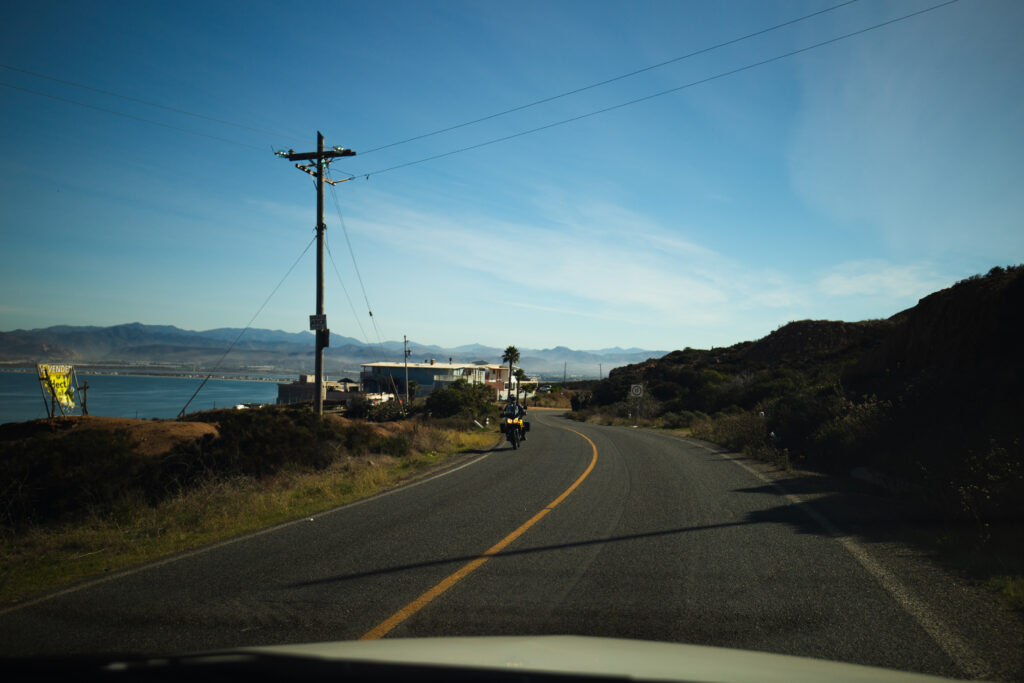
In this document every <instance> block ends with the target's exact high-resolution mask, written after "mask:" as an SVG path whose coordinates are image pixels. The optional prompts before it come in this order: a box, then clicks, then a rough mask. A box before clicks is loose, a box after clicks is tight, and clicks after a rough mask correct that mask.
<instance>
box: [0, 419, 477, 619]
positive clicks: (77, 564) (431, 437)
mask: <svg viewBox="0 0 1024 683" xmlns="http://www.w3.org/2000/svg"><path fill="white" fill-rule="evenodd" d="M396 431H398V432H399V433H403V434H405V435H406V436H408V438H409V440H410V443H411V446H412V452H411V454H410V455H409V456H407V457H402V458H395V457H392V456H388V455H380V454H368V455H365V456H358V457H352V456H347V457H342V458H339V459H337V460H336V461H335V462H334V463H332V464H331V465H330V466H329V467H327V468H326V469H324V470H321V471H318V472H309V471H299V470H286V471H282V472H278V473H277V474H275V475H273V476H269V477H264V478H263V479H259V480H257V479H255V478H251V477H235V478H231V479H226V480H210V481H207V482H205V483H204V484H202V485H201V486H200V487H198V488H196V489H192V490H190V491H188V492H185V493H182V494H180V495H178V496H175V497H172V498H169V499H167V500H165V501H163V502H162V503H160V504H159V505H157V506H155V507H150V506H147V505H145V504H144V503H142V502H136V503H130V502H125V504H124V505H122V506H121V507H120V508H119V509H117V510H115V511H114V512H113V513H112V514H109V515H105V516H102V517H100V516H90V517H89V518H87V519H86V520H85V521H83V522H80V523H76V524H73V525H64V526H46V527H35V528H32V529H29V530H27V531H25V532H24V533H19V534H13V533H8V534H5V535H4V536H3V537H0V557H2V558H3V560H2V561H0V604H12V603H17V602H20V601H23V600H26V599H29V598H31V597H33V596H36V595H40V594H43V593H46V592H49V591H53V590H56V589H59V588H62V587H65V586H69V585H72V584H74V583H77V582H80V581H82V580H86V579H89V578H93V577H97V576H102V575H104V574H106V573H109V572H113V571H117V570H120V569H124V568H126V567H130V566H133V565H136V564H139V563H143V562H149V561H153V560H155V559H158V558H160V557H164V556H167V555H172V554H174V553H178V552H182V551H185V550H189V549H191V548H196V547H198V546H201V545H205V544H207V543H211V542H214V541H218V540H221V539H224V538H229V537H232V536H236V535H238V534H244V533H247V532H251V531H255V530H257V529H262V528H265V527H268V526H271V525H274V524H279V523H281V522H285V521H288V520H292V519H297V518H301V517H306V516H309V515H312V514H315V513H317V512H322V511H324V510H327V509H330V508H334V507H337V506H339V505H344V504H346V503H350V502H352V501H355V500H359V499H360V498H365V497H367V496H371V495H373V494H375V493H378V492H380V491H382V490H385V489H387V488H390V487H393V486H395V485H397V484H400V483H402V482H404V481H407V480H408V479H410V478H412V477H415V476H417V475H419V474H422V473H424V472H426V471H429V470H430V469H432V468H435V467H437V466H438V465H441V464H443V463H444V462H445V461H447V460H449V459H451V458H452V457H454V456H457V455H458V454H460V453H464V452H466V451H474V450H478V451H479V450H486V449H487V448H489V447H490V446H492V445H493V443H494V441H495V435H494V434H493V433H490V432H477V433H464V432H456V431H454V430H441V429H437V428H434V427H428V426H423V425H415V424H403V425H396Z"/></svg>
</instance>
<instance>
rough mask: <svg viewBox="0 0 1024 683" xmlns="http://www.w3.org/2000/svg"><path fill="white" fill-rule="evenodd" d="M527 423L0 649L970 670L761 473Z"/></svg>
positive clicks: (641, 440) (151, 571) (640, 437)
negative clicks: (662, 645) (610, 642)
mask: <svg viewBox="0 0 1024 683" xmlns="http://www.w3.org/2000/svg"><path fill="white" fill-rule="evenodd" d="M531 418H532V421H533V424H534V429H533V431H532V432H531V433H530V437H529V440H528V441H527V442H526V443H525V444H524V445H523V447H522V448H521V449H519V450H518V451H512V450H509V449H507V448H506V447H505V445H504V444H503V445H502V446H501V447H500V448H499V449H498V450H495V451H492V452H489V453H487V454H485V455H483V456H480V457H477V458H475V459H473V460H470V461H468V462H466V463H465V464H463V465H462V466H460V467H458V468H453V469H451V470H449V471H447V472H446V473H445V474H443V476H440V477H436V478H432V479H429V480H425V481H423V482H421V483H419V484H417V485H413V486H410V487H406V488H404V489H400V490H397V491H394V492H391V493H389V494H386V495H383V496H379V497H376V498H374V499H371V500H369V501H364V502H362V503H359V504H355V505H351V506H348V507H345V508H340V509H338V510H335V511H332V512H330V513H327V514H323V515H319V516H317V517H316V518H314V519H313V520H312V521H302V522H299V523H293V524H291V525H286V526H284V527H279V528H276V529H274V530H271V531H269V532H265V533H262V534H258V535H255V536H251V537H248V538H245V539H242V540H237V541H233V542H230V543H227V544H222V545H220V546H217V547H214V548H212V549H206V550H203V551H201V552H197V553H194V554H191V555H188V556H185V557H181V558H177V559H175V560H173V561H170V562H166V563H163V564H158V565H155V566H151V567H148V568H145V569H143V570H141V571H136V572H133V573H129V574H127V575H123V576H118V577H114V578H112V579H109V580H106V581H104V582H101V583H98V584H94V585H91V586H87V587H84V588H81V589H79V590H74V591H71V592H67V593H65V594H62V595H59V596H57V597H54V598H52V599H49V600H45V601H41V602H38V603H36V604H32V605H29V606H26V607H23V608H20V609H15V610H13V611H8V612H6V613H4V614H0V654H5V655H11V654H36V653H55V652H87V651H98V650H102V651H122V652H124V651H142V652H164V653H168V652H184V651H194V650H201V649H210V648H222V647H233V646H239V645H256V644H268V643H284V642H310V641H323V640H339V639H355V638H359V637H362V636H364V635H366V634H368V633H374V632H373V629H375V628H377V629H378V630H377V631H376V633H375V634H376V635H384V637H415V636H436V635H505V634H564V633H570V634H579V635H595V636H612V637H626V638H642V639H649V640H659V641H674V642H685V643H696V644H710V645H719V646H725V647H736V648H745V649H756V650H765V651H771V652H780V653H786V654H796V655H805V656H812V657H820V658H826V659H836V660H842V661H847V662H855V663H862V664H870V665H876V666H884V667H890V668H897V669H905V670H913V671H922V672H927V673H934V674H940V675H947V676H963V675H965V674H964V671H963V669H962V668H961V666H962V665H963V663H964V661H970V659H971V654H970V653H969V652H967V653H966V655H965V658H961V659H960V660H957V659H956V648H955V647H953V648H952V650H951V648H950V647H949V645H948V644H945V645H944V644H942V643H940V642H938V641H937V640H936V638H937V636H936V633H938V638H939V640H941V636H942V629H941V628H939V630H938V631H937V632H935V631H934V629H933V632H931V633H930V632H929V631H928V630H926V628H925V627H923V626H922V623H925V624H927V615H926V616H925V617H922V616H921V615H919V614H918V615H915V614H914V613H913V609H908V607H907V604H906V603H905V602H901V600H899V599H898V598H896V597H894V592H893V589H892V587H891V586H890V587H888V588H887V587H885V586H884V580H882V579H884V578H885V577H884V576H883V577H882V579H880V578H879V576H878V575H877V574H873V573H872V572H871V571H869V569H868V568H866V565H865V562H864V561H860V560H858V559H857V557H856V556H855V554H853V553H851V551H850V550H849V549H848V548H847V547H846V546H844V545H843V543H841V542H840V541H838V540H837V539H836V538H835V537H833V536H830V535H829V534H828V533H827V532H826V530H825V529H823V528H822V527H821V526H820V525H819V524H818V523H817V522H815V521H814V520H813V519H812V518H811V517H809V516H808V515H807V514H806V513H805V511H804V510H803V509H802V506H800V505H795V504H793V502H792V501H791V500H790V499H787V498H786V497H785V496H783V495H781V494H780V492H779V491H777V490H775V489H773V488H772V487H771V486H767V485H766V484H765V482H764V481H763V480H761V479H758V478H757V477H756V476H754V474H752V473H751V472H750V471H748V470H747V469H744V468H743V467H741V466H738V465H737V464H736V463H734V462H732V461H730V460H729V459H726V458H723V457H721V456H720V455H717V454H715V453H713V452H711V451H710V450H709V449H707V448H704V447H702V446H701V445H700V444H699V443H697V442H689V441H684V440H681V439H677V438H673V437H671V436H667V435H661V434H656V433H651V432H645V431H642V430H628V429H622V428H605V427H597V426H593V425H580V424H577V423H573V422H569V421H566V420H564V419H563V418H560V417H557V415H556V414H555V413H541V412H540V411H534V412H533V414H532V415H531ZM570 430H575V432H574V431H570ZM585 437H586V438H585ZM574 485H575V488H573V487H574ZM570 489H571V491H570ZM567 491H568V495H563V494H566V492H567ZM516 531H518V532H519V535H518V536H516V537H514V538H509V535H510V534H512V533H513V532H516ZM502 542H504V546H503V547H501V548H500V549H499V551H498V552H497V553H496V554H495V555H493V556H490V557H489V558H488V559H486V560H481V559H478V558H480V557H481V554H482V553H484V552H485V551H487V550H488V549H493V548H494V546H495V545H496V544H499V543H502ZM474 560H475V562H474ZM467 563H473V564H470V565H469V566H467ZM460 570H461V573H460ZM453 574H455V575H456V576H455V577H454V578H451V577H452V575H453ZM446 578H447V579H449V581H448V583H447V584H445V583H443V582H444V581H445V579H446ZM438 584H442V588H447V589H446V590H444V591H443V592H441V590H440V589H437V590H435V591H434V593H433V594H428V595H427V596H426V598H424V599H423V600H422V603H423V606H422V607H421V608H419V609H418V610H417V608H416V606H414V607H409V606H410V604H411V603H414V602H415V601H416V600H417V599H418V598H421V597H422V596H424V594H425V593H427V592H428V591H429V590H430V589H432V588H435V587H436V586H438ZM403 610H404V611H403ZM396 614H399V615H400V616H399V617H394V618H392V617H393V616H394V615H396ZM389 618H392V619H391V621H388V620H389ZM922 619H923V620H924V622H922ZM382 624H383V626H381V625H382ZM940 627H941V624H940ZM955 645H956V643H954V646H955ZM948 652H952V656H951V654H948ZM961 654H964V653H962V652H961ZM958 661H959V664H960V665H961V666H958Z"/></svg>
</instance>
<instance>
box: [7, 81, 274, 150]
mask: <svg viewBox="0 0 1024 683" xmlns="http://www.w3.org/2000/svg"><path fill="white" fill-rule="evenodd" d="M0 86H3V87H5V88H11V89H12V90H20V91H22V92H27V93H31V94H33V95H39V96H40V97H48V98H50V99H51V100H57V101H59V102H67V103H68V104H75V105H78V106H79V107H85V108H86V109H94V110H96V111H101V112H104V113H106V114H113V115H114V116H121V117H124V118H126V119H132V120H134V121H141V122H143V123H149V124H152V125H154V126H160V127H162V128H170V129H171V130H176V131H179V132H181V133H188V134H189V135H198V136H199V137H203V138H209V139H210V140H219V141H220V142H227V143H229V144H232V145H238V146H239V147H248V148H250V149H258V150H260V151H262V150H263V149H264V148H263V147H261V146H259V145H250V144H248V143H246V142H239V141H237V140H229V139H228V138H222V137H218V136H216V135H209V134H208V133H200V132H199V131H197V130H191V129H190V128H182V127H180V126H172V125H171V124H169V123H161V122H160V121H154V120H152V119H147V118H143V117H141V116H135V115H133V114H125V113H123V112H119V111H114V110H113V109H106V108H105V107H97V106H96V105H94V104H86V103H85V102H79V101H77V100H70V99H68V98H66V97H58V96H57V95H50V94H49V93H45V92H39V91H38V90H32V89H30V88H22V87H21V86H18V85H11V84H10V83H3V82H0Z"/></svg>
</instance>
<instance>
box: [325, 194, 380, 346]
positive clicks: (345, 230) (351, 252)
mask: <svg viewBox="0 0 1024 683" xmlns="http://www.w3.org/2000/svg"><path fill="white" fill-rule="evenodd" d="M331 199H333V200H334V210H335V211H337V212H338V222H339V223H341V231H342V233H343V234H344V235H345V243H346V244H347V245H348V253H349V255H350V256H351V257H352V268H354V269H355V271H356V279H357V280H359V288H360V289H361V290H362V292H363V301H365V302H366V310H367V312H368V313H369V314H370V322H371V323H373V331H374V333H375V334H376V335H377V346H378V347H379V350H380V351H381V353H383V346H382V344H383V342H381V339H380V330H379V329H377V320H376V319H375V318H374V317H373V307H371V306H370V299H369V297H367V296H366V286H365V285H364V284H363V276H362V275H361V274H360V273H359V264H358V263H356V252H355V250H354V249H352V240H350V239H349V237H348V226H346V225H345V217H344V216H342V215H341V204H340V203H339V202H338V194H337V192H336V191H335V189H334V185H333V184H332V185H331Z"/></svg>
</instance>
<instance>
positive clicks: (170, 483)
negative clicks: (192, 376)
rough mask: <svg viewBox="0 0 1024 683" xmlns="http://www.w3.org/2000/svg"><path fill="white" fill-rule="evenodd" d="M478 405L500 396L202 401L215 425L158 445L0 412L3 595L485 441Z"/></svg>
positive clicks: (411, 471) (275, 514)
mask: <svg viewBox="0 0 1024 683" xmlns="http://www.w3.org/2000/svg"><path fill="white" fill-rule="evenodd" d="M460 391H462V389H461V388H459V389H455V392H456V393H458V392H460ZM460 395H461V394H460ZM444 405H446V406H447V405H448V404H444ZM478 408H479V409H481V410H483V411H484V412H485V413H486V411H488V410H494V409H495V408H493V406H491V405H483V404H481V405H476V404H474V405H472V406H470V407H467V406H466V405H462V404H459V409H458V410H454V411H451V410H447V409H446V410H445V414H444V415H442V416H440V417H438V418H436V419H435V418H428V417H427V416H426V414H425V413H421V414H419V415H417V416H415V417H408V418H406V419H403V420H391V421H387V420H385V421H382V422H370V421H367V420H365V419H352V418H350V417H340V416H334V415H326V416H324V417H323V418H321V417H318V416H316V415H314V414H313V413H312V412H311V411H310V410H308V408H307V409H285V408H276V407H268V408H262V409H259V410H218V411H209V412H204V413H196V414H193V415H189V416H188V418H187V419H188V420H189V421H201V422H206V423H211V424H213V425H215V426H216V428H217V434H216V435H214V434H208V435H206V436H203V437H202V438H199V439H187V440H185V441H183V442H181V443H178V444H177V445H175V446H173V447H172V448H170V449H169V450H167V451H165V452H163V453H159V454H156V455H154V454H151V453H144V452H143V450H144V449H141V448H140V444H139V443H138V442H137V441H135V440H133V438H132V437H131V435H130V434H129V432H128V431H127V430H125V429H119V430H100V429H89V428H76V427H75V426H74V425H73V424H72V423H70V422H68V423H63V424H62V421H60V420H57V421H55V423H52V424H51V423H49V422H47V421H45V420H44V421H37V422H32V423H21V424H12V425H3V427H2V428H0V482H2V483H0V557H2V558H3V559H2V560H0V604H10V603H13V602H17V601H20V600H24V599H26V598H28V597H31V596H32V595H36V594H39V593H42V592H46V591H49V590H53V589H56V588H59V587H61V586H64V585H69V584H71V583H74V582H76V581H80V580H82V579H84V578H87V577H91V576H95V575H98V574H103V573H105V572H110V571H116V570H118V569H122V568H125V567H128V566H131V565H133V564H137V563H140V562H144V561H149V560H153V559H155V558H158V557H162V556H165V555H168V554H172V553H176V552H180V551H184V550H187V549H189V548H194V547H197V546H199V545H203V544H206V543H210V542H213V541H216V540H219V539H224V538H228V537H231V536H235V535H238V534H241V533H245V532H248V531H253V530H256V529H260V528H263V527H266V526H269V525H273V524H276V523H280V522H285V521H288V520H293V519H301V518H305V517H308V516H310V515H314V514H315V513H317V512H320V511H323V510H326V509H330V508H333V507H336V506H338V505H342V504H345V503H348V502H351V501H354V500H358V499H360V498H364V497H366V496H369V495H373V494H374V493H377V492H379V491H381V490H383V489H386V488H388V487H391V486H394V485H395V484H398V483H400V482H402V481H404V480H407V479H409V478H410V477H414V476H416V475H417V474H419V473H422V472H425V471H426V470H428V469H430V468H433V467H436V466H437V465H439V464H441V463H443V462H445V461H446V460H448V459H450V458H452V457H453V456H456V455H458V454H460V453H467V452H475V451H476V452H478V451H481V450H485V449H487V448H489V447H490V446H491V445H493V443H494V442H495V439H496V430H493V429H480V428H478V427H477V426H476V424H475V423H474V419H475V417H476V415H475V414H474V411H475V410H477V409H478ZM480 415H481V416H483V413H481V414H480ZM481 422H482V420H481ZM183 426H184V425H183Z"/></svg>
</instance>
